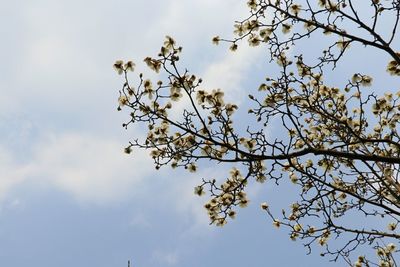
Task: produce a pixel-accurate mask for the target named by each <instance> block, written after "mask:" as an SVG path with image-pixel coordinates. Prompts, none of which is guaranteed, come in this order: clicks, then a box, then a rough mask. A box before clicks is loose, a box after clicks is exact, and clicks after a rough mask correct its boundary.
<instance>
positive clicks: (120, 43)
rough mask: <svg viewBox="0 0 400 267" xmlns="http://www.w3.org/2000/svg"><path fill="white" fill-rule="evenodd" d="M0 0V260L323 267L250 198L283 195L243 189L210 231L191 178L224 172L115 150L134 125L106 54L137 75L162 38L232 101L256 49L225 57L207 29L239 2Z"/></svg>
mask: <svg viewBox="0 0 400 267" xmlns="http://www.w3.org/2000/svg"><path fill="white" fill-rule="evenodd" d="M0 3H1V6H2V8H1V9H0V25H1V26H0V34H1V36H2V41H1V43H0V48H1V49H0V58H1V59H2V61H3V64H1V65H0V72H1V73H2V75H1V76H0V89H1V94H0V266H9V267H22V266H33V267H47V266H49V267H50V266H58V267H70V266H74V267H86V266H96V267H111V266H112V267H124V266H127V261H128V260H131V262H132V265H131V266H133V267H156V266H178V267H183V266H194V267H205V266H230V267H236V266H237V267H238V266H249V267H261V266H282V267H285V266H293V265H295V266H304V267H313V266H334V265H335V264H330V263H328V262H327V260H326V259H323V258H321V257H319V256H318V252H316V253H314V254H313V255H306V250H305V249H304V248H303V247H302V245H301V242H292V241H291V240H290V239H289V237H288V235H287V233H285V232H284V231H279V230H275V229H274V228H273V227H271V222H270V220H269V219H268V218H267V217H266V216H265V214H264V213H263V212H262V211H261V210H260V208H259V206H260V203H261V202H263V201H266V200H268V201H269V200H274V201H275V202H283V203H285V202H288V199H287V198H288V197H287V196H286V195H285V194H282V193H280V194H279V193H277V191H276V190H275V189H276V188H275V187H274V186H273V185H263V186H260V185H251V186H250V189H249V195H250V197H251V203H250V206H249V207H248V208H246V209H243V210H240V212H239V214H238V218H237V219H236V220H234V221H232V222H230V223H228V225H226V226H225V227H223V228H216V227H215V226H211V225H209V221H208V218H207V214H206V212H205V210H204V208H203V204H204V203H205V202H206V201H207V198H199V197H197V196H195V195H194V194H193V187H194V186H195V185H197V184H198V183H199V182H200V180H201V178H203V177H210V176H219V177H220V176H224V175H226V172H225V171H226V169H224V167H218V168H215V166H206V167H205V168H203V169H200V171H199V172H198V173H196V174H188V173H187V172H185V171H183V170H171V169H169V168H163V169H161V170H159V171H156V170H155V169H154V166H153V163H152V161H151V159H150V157H148V152H146V151H134V153H133V155H126V154H124V153H123V148H124V147H125V146H126V144H127V142H128V140H129V139H130V138H132V137H134V136H140V135H143V134H144V131H143V129H140V128H137V127H136V128H130V129H128V130H125V129H123V128H122V127H121V125H122V123H123V122H125V120H126V119H127V117H126V114H124V113H123V112H117V106H118V102H117V98H118V90H119V89H120V87H121V85H122V83H123V81H122V78H121V76H118V75H117V74H116V73H115V71H114V70H113V69H112V64H113V63H114V62H115V60H117V59H123V60H130V59H132V60H133V61H134V62H136V63H137V65H138V66H137V69H139V71H144V72H146V71H147V72H148V70H147V69H146V67H145V65H144V63H143V62H142V60H143V58H145V57H146V56H150V55H156V54H157V52H158V51H159V47H160V46H161V44H162V42H163V39H164V36H165V35H171V36H173V37H174V38H175V39H176V40H177V41H178V43H179V44H180V45H182V46H183V47H184V50H183V51H184V52H183V56H182V57H183V63H182V64H184V65H185V67H187V68H189V69H190V70H191V71H192V72H194V73H197V74H198V75H199V76H200V77H203V79H204V82H205V86H208V87H209V88H214V87H220V88H223V89H226V94H227V97H228V99H229V98H231V99H232V100H236V102H238V103H240V102H241V101H242V99H243V97H244V96H246V95H247V93H248V92H247V90H248V88H251V87H255V86H256V84H257V83H258V82H259V80H260V79H262V77H263V75H264V74H265V66H266V62H265V61H266V60H265V58H264V57H263V56H262V55H264V53H265V50H263V49H254V48H248V47H246V46H243V47H242V48H240V49H239V51H237V52H236V53H235V54H232V53H231V52H229V51H228V49H227V47H226V46H225V47H224V46H223V45H222V46H218V47H217V46H214V45H212V43H211V38H212V37H213V36H215V35H220V36H226V37H230V36H232V29H233V27H232V25H233V22H234V21H235V20H238V19H240V18H244V17H245V16H246V14H247V7H246V1H237V0H224V1H215V0H202V1H196V0H153V1H151V0H150V1H140V0H113V1H105V0H96V1H94V0H80V1H78V0H68V1H67V0H36V1H28V0H15V1H4V0H0ZM284 190H286V189H284ZM287 190H288V191H285V192H286V193H287V194H290V192H291V191H290V189H287Z"/></svg>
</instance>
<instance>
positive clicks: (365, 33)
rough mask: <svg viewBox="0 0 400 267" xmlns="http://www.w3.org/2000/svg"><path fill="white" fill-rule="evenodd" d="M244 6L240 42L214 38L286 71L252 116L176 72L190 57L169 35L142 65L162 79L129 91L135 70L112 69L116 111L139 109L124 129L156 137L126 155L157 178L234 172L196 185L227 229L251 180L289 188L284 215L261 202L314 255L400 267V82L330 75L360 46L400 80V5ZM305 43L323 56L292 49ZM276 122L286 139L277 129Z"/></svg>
mask: <svg viewBox="0 0 400 267" xmlns="http://www.w3.org/2000/svg"><path fill="white" fill-rule="evenodd" d="M247 5H248V7H249V16H248V17H247V18H245V19H243V20H241V21H237V22H236V23H235V24H234V34H235V35H234V36H233V37H232V38H231V39H229V38H226V39H225V38H221V37H219V36H216V37H214V38H213V39H212V41H213V42H214V43H215V44H220V43H221V45H224V44H227V45H228V47H229V49H230V50H232V51H233V52H234V51H236V50H237V49H240V48H239V46H241V45H246V44H243V42H244V41H247V42H248V45H250V46H263V47H265V48H266V49H265V51H267V53H266V55H265V57H266V60H267V61H268V62H270V64H274V65H277V66H278V67H279V71H278V72H277V73H269V72H268V70H265V72H266V75H267V77H266V78H265V80H263V81H260V83H259V86H258V88H256V89H255V90H254V91H253V92H251V93H250V94H249V96H248V97H249V99H248V100H249V103H248V105H249V106H250V109H249V110H242V109H239V105H237V104H235V103H228V102H226V101H224V91H223V90H221V89H207V88H203V87H202V79H201V78H199V77H197V76H196V75H195V74H192V73H190V72H189V71H188V70H186V69H184V68H182V66H180V65H179V60H180V56H181V53H182V48H181V47H180V46H179V45H178V44H177V43H176V41H175V40H174V39H173V38H172V37H170V36H167V37H166V40H165V42H164V44H163V46H162V47H161V50H160V52H159V54H158V55H157V56H156V57H147V58H145V59H144V62H145V63H146V64H147V66H148V67H149V68H150V69H151V70H153V71H155V72H157V73H160V74H162V75H160V77H164V78H162V79H161V78H160V80H159V81H153V80H150V79H147V78H145V76H144V75H143V74H139V75H138V77H137V78H136V79H135V81H134V82H132V81H131V80H130V78H129V77H128V76H129V75H128V72H129V71H133V69H134V67H135V64H134V63H133V62H132V61H128V62H126V63H124V62H123V61H117V62H116V63H115V64H114V68H115V69H116V71H117V72H118V73H119V74H122V75H123V76H124V83H123V86H122V89H121V90H120V96H119V99H118V101H119V107H118V109H119V110H121V109H126V110H128V111H129V112H130V117H129V119H128V121H127V122H126V123H125V124H124V125H123V126H124V127H125V128H128V127H129V126H130V125H132V124H142V125H145V126H146V128H145V129H147V137H146V138H144V140H140V139H135V140H131V141H130V142H129V145H128V146H127V147H126V148H125V152H126V153H130V152H131V151H132V149H134V148H139V149H149V151H151V152H150V154H151V157H152V158H153V159H154V163H155V166H156V168H157V169H158V168H160V167H162V166H165V165H170V166H171V167H173V168H177V167H183V168H185V169H187V170H188V171H190V172H195V171H196V170H197V169H198V168H199V167H201V162H203V161H210V160H211V161H212V162H215V163H226V164H234V167H233V168H232V169H231V171H230V173H229V176H228V178H227V179H224V180H220V179H212V178H210V179H203V180H202V181H201V182H199V185H198V186H197V187H196V188H195V193H196V194H198V195H204V194H207V195H208V196H209V197H210V199H209V201H208V202H207V203H206V204H205V205H204V207H205V208H206V210H207V212H208V215H209V217H210V222H211V223H212V224H215V225H218V226H222V225H224V224H226V223H227V222H228V220H229V219H233V218H234V217H235V216H236V213H237V210H238V207H245V206H247V204H248V202H249V199H248V197H247V194H246V188H247V186H248V184H249V183H254V182H258V183H264V182H266V183H271V182H273V183H276V184H278V185H279V184H280V183H282V181H284V180H285V179H286V180H287V179H289V180H290V181H291V182H292V183H293V184H294V185H295V186H296V188H297V192H298V195H297V201H296V202H294V203H293V204H292V205H291V207H290V208H289V209H287V208H286V207H278V208H283V209H282V212H280V213H278V214H276V213H275V212H273V209H272V207H269V205H268V204H267V203H261V208H262V210H263V211H264V212H265V214H266V215H267V216H268V217H269V218H270V219H271V222H272V223H273V225H274V226H276V227H281V228H285V229H286V230H287V231H288V233H289V236H290V238H291V239H293V240H296V239H300V240H302V242H303V244H304V245H305V246H306V247H307V248H308V250H309V251H310V252H311V250H312V248H313V247H314V246H321V247H322V248H323V249H324V252H323V253H322V255H326V256H329V259H331V260H335V261H336V260H338V259H341V260H344V261H345V262H346V263H347V264H348V265H350V266H397V265H396V258H395V255H396V252H397V251H398V250H397V248H396V246H397V244H398V242H399V240H400V233H399V232H398V229H397V227H398V224H399V222H400V181H399V179H400V177H399V164H400V156H399V154H400V142H399V141H400V140H399V139H400V137H399V133H398V129H399V120H400V91H397V90H399V89H398V88H396V84H395V83H394V84H393V85H391V87H390V88H387V90H386V92H384V91H382V90H381V88H374V84H373V81H374V78H373V76H374V75H375V73H361V72H359V71H357V70H355V71H354V73H352V75H351V76H348V77H347V76H346V77H335V79H334V80H333V81H331V80H329V81H328V80H325V77H326V76H329V74H330V73H332V72H334V71H335V69H336V68H340V64H341V62H342V61H344V60H345V59H346V57H347V58H348V57H351V55H352V53H354V50H356V49H363V50H365V53H380V54H382V57H386V58H387V64H386V66H384V65H383V66H376V68H377V69H379V68H386V73H387V74H386V75H388V76H394V78H396V77H397V76H400V52H398V51H397V50H396V47H395V46H396V45H398V42H397V39H396V34H397V28H398V22H399V18H400V15H399V13H400V3H399V2H398V1H396V0H393V1H392V0H381V1H380V0H363V1H355V0H335V1H333V0H319V1H308V0H298V1H296V0H280V1H279V0H277V1H271V0H250V1H248V2H247ZM316 40H317V41H316ZM396 42H397V43H396ZM300 45H308V46H313V47H315V49H313V51H312V53H303V52H302V51H301V50H299V49H293V48H295V47H297V46H300ZM370 64H372V63H370ZM377 73H378V71H377ZM394 81H396V82H397V81H398V80H397V79H394ZM374 90H375V91H374ZM178 103H179V104H178ZM182 107H183V108H182ZM178 112H179V114H178ZM177 114H178V115H177ZM241 116H249V117H251V118H254V120H246V121H248V127H247V128H246V130H245V131H243V130H240V129H239V128H240V127H238V125H239V124H240V123H242V122H243V120H240V122H238V121H237V120H235V119H237V118H240V117H241ZM271 125H274V129H275V130H274V131H276V132H277V133H279V134H276V135H274V134H273V133H270V132H268V131H269V128H270V127H271ZM278 188H279V187H278ZM278 190H279V189H278ZM360 218H362V219H360ZM369 221H370V222H371V223H368V222H369ZM368 249H373V250H374V251H375V252H376V256H374V255H373V254H372V253H371V251H370V250H368Z"/></svg>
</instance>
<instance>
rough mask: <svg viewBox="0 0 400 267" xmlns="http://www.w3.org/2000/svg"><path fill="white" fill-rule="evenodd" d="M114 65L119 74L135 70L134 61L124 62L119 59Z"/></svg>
mask: <svg viewBox="0 0 400 267" xmlns="http://www.w3.org/2000/svg"><path fill="white" fill-rule="evenodd" d="M113 67H114V69H115V71H116V72H117V73H118V74H122V73H124V72H126V71H134V68H135V63H133V61H128V62H126V63H124V62H123V61H122V60H117V61H115V63H114V65H113Z"/></svg>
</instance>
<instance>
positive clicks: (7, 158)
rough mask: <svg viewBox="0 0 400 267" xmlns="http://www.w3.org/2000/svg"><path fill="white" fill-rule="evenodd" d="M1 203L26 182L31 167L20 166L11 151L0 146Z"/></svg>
mask: <svg viewBox="0 0 400 267" xmlns="http://www.w3.org/2000/svg"><path fill="white" fill-rule="evenodd" d="M0 170H1V176H0V203H1V202H2V201H4V200H5V199H6V197H7V196H8V195H9V193H10V191H11V190H12V189H13V188H14V187H15V186H16V185H18V184H20V183H21V182H23V181H24V179H25V177H26V176H27V175H28V173H29V165H26V166H19V165H18V164H17V163H16V161H15V160H14V158H13V155H12V153H11V152H10V151H8V150H7V149H5V148H3V147H1V146H0Z"/></svg>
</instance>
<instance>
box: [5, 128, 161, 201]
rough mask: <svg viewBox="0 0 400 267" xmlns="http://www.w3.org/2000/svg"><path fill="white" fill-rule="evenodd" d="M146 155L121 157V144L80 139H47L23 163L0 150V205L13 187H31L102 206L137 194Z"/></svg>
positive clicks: (146, 163) (65, 136)
mask: <svg viewBox="0 0 400 267" xmlns="http://www.w3.org/2000/svg"><path fill="white" fill-rule="evenodd" d="M146 154H147V153H146V152H145V151H138V152H136V155H133V157H135V159H133V158H132V156H131V155H126V154H124V153H123V151H122V147H121V143H119V142H117V141H115V140H112V139H105V138H100V137H96V136H92V135H85V134H63V135H59V136H57V135H52V136H48V137H47V138H45V139H44V140H42V141H41V142H38V143H37V144H35V145H34V147H33V155H32V158H31V159H30V160H29V161H28V162H27V163H16V160H15V159H13V156H12V154H11V153H7V151H6V150H4V149H2V150H1V149H0V164H1V169H2V170H5V171H3V174H2V176H1V177H0V200H1V199H4V198H5V197H6V196H7V195H8V193H9V192H10V191H11V190H12V189H13V188H15V187H17V186H23V185H24V183H25V182H29V181H31V182H34V184H36V185H37V186H45V187H53V188H56V189H58V190H61V191H65V192H67V193H69V194H71V195H72V196H73V197H74V198H75V199H76V200H77V201H79V202H85V203H95V204H106V203H110V202H115V201H123V200H124V199H127V198H129V197H131V196H135V194H136V193H138V192H140V186H141V182H142V181H143V180H144V179H145V178H146V176H147V175H148V174H149V171H150V169H153V166H152V162H151V161H150V160H149V157H147V155H146Z"/></svg>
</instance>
